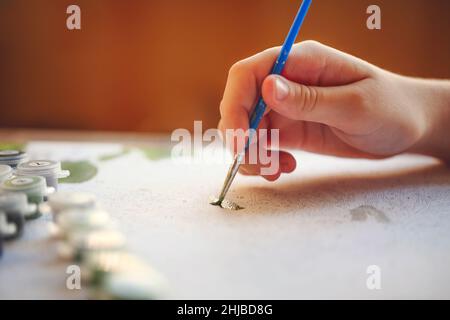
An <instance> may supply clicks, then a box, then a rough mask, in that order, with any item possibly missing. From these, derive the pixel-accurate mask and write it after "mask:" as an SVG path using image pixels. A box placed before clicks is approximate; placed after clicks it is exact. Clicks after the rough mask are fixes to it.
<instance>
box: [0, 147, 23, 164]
mask: <svg viewBox="0 0 450 320" xmlns="http://www.w3.org/2000/svg"><path fill="white" fill-rule="evenodd" d="M27 158H28V156H27V154H26V153H25V152H23V151H19V150H0V164H6V165H8V166H10V167H12V168H15V167H17V165H18V164H20V163H22V162H25V161H26V160H27Z"/></svg>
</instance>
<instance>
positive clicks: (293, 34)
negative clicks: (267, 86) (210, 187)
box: [211, 0, 312, 210]
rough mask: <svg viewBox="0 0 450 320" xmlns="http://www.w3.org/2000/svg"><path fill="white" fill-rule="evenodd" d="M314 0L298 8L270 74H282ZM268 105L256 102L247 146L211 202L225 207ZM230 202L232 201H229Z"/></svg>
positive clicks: (235, 160) (235, 207)
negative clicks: (224, 204) (229, 191)
mask: <svg viewBox="0 0 450 320" xmlns="http://www.w3.org/2000/svg"><path fill="white" fill-rule="evenodd" d="M311 2H312V0H303V2H302V4H301V6H300V8H299V9H298V12H297V16H296V17H295V20H294V22H293V23H292V26H291V29H290V30H289V33H288V35H287V37H286V40H285V41H284V44H283V47H282V48H281V52H280V55H279V56H278V59H277V60H276V62H275V64H274V66H273V68H272V72H271V73H270V74H277V75H279V74H281V73H282V72H283V69H284V66H285V64H286V61H287V59H288V57H289V53H290V52H291V49H292V46H293V45H294V41H295V39H296V38H297V35H298V33H299V31H300V28H301V26H302V24H303V21H304V20H305V17H306V14H307V13H308V9H309V7H310V5H311ZM266 109H267V105H266V103H265V102H264V99H263V98H262V96H261V97H259V100H258V103H257V104H256V106H255V108H254V111H253V113H252V116H251V117H250V126H249V137H248V140H247V143H246V145H245V148H244V149H243V150H242V151H241V152H238V153H237V154H236V156H235V157H234V161H233V164H232V165H231V167H230V169H229V170H228V174H227V176H226V178H225V182H224V184H223V187H222V191H221V192H220V195H219V198H218V199H214V201H212V202H211V204H212V205H215V206H220V207H223V202H224V200H225V196H226V195H227V193H228V190H229V189H230V187H231V184H232V183H233V180H234V178H235V177H236V174H237V172H238V171H239V167H240V166H241V164H242V160H243V159H244V157H245V153H246V152H247V150H248V149H249V147H250V143H251V140H252V138H253V136H254V134H255V132H256V130H257V129H258V127H259V125H260V123H261V120H262V118H263V116H264V113H265V112H266ZM228 203H229V204H230V202H228ZM228 207H229V208H230V209H234V210H237V209H239V206H237V205H235V204H232V205H231V207H230V206H228Z"/></svg>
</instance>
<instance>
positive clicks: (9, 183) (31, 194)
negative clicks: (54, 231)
mask: <svg viewBox="0 0 450 320" xmlns="http://www.w3.org/2000/svg"><path fill="white" fill-rule="evenodd" d="M1 189H2V190H3V191H7V192H19V193H25V194H26V196H27V199H28V202H30V203H34V204H36V205H38V204H40V203H42V202H43V201H44V197H45V196H46V194H47V185H46V183H45V179H44V178H43V177H38V176H27V177H15V178H12V179H9V180H6V181H4V182H3V184H2V185H1ZM39 216H40V212H39V210H36V214H35V215H33V216H32V217H29V218H30V219H34V218H37V217H39Z"/></svg>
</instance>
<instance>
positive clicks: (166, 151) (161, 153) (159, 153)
mask: <svg viewBox="0 0 450 320" xmlns="http://www.w3.org/2000/svg"><path fill="white" fill-rule="evenodd" d="M139 149H140V150H141V151H142V152H143V153H144V155H145V156H146V157H147V159H150V160H154V161H156V160H162V159H165V158H169V157H170V148H167V147H143V148H139Z"/></svg>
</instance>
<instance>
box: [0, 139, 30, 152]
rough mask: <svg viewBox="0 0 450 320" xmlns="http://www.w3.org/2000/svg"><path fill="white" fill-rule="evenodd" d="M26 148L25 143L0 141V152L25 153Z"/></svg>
mask: <svg viewBox="0 0 450 320" xmlns="http://www.w3.org/2000/svg"><path fill="white" fill-rule="evenodd" d="M26 146H27V144H26V143H19V142H4V141H3V142H2V141H0V150H19V151H25V148H26Z"/></svg>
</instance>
